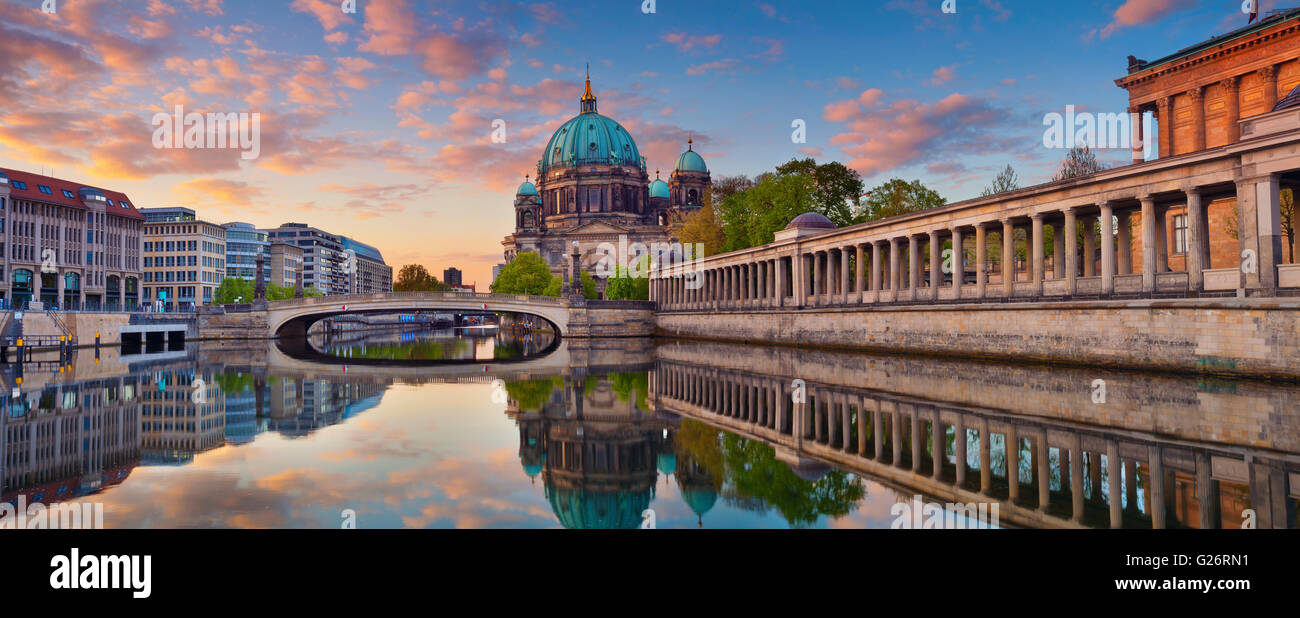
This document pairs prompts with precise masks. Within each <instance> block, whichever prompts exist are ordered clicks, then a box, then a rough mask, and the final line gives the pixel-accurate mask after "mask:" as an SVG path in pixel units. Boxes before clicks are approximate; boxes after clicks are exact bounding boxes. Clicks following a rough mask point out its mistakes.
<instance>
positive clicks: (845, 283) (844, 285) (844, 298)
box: [838, 247, 862, 304]
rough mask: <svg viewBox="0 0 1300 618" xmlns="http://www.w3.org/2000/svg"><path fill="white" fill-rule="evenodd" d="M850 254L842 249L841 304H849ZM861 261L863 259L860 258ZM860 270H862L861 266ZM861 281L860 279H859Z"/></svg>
mask: <svg viewBox="0 0 1300 618" xmlns="http://www.w3.org/2000/svg"><path fill="white" fill-rule="evenodd" d="M849 255H850V254H849V252H848V251H847V250H845V248H844V247H840V289H839V290H838V291H839V293H840V298H839V300H840V302H842V303H846V304H847V303H848V302H849V272H850V271H849ZM858 259H859V260H861V259H862V258H861V257H859V258H858ZM858 268H861V267H860V266H859V267H858ZM859 279H860V277H859Z"/></svg>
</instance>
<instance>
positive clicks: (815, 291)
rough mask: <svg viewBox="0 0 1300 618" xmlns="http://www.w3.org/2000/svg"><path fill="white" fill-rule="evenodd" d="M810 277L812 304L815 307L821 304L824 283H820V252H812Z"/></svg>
mask: <svg viewBox="0 0 1300 618" xmlns="http://www.w3.org/2000/svg"><path fill="white" fill-rule="evenodd" d="M812 277H813V279H812V297H813V306H814V307H816V306H817V305H820V304H821V293H822V285H824V284H823V283H822V257H821V253H820V252H816V253H813V268H812Z"/></svg>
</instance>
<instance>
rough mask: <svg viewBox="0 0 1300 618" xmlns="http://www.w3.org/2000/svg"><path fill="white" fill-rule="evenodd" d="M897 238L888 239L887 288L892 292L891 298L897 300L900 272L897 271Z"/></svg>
mask: <svg viewBox="0 0 1300 618" xmlns="http://www.w3.org/2000/svg"><path fill="white" fill-rule="evenodd" d="M898 245H899V240H898V239H897V238H890V239H889V289H890V291H892V292H893V299H894V300H895V301H897V300H898V286H899V285H901V279H902V273H901V272H899V263H898V262H899V255H898V254H899V253H900V251H899V248H898Z"/></svg>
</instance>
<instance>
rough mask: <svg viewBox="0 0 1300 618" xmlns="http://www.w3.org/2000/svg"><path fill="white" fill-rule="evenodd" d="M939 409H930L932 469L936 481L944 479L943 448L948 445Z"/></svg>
mask: <svg viewBox="0 0 1300 618" xmlns="http://www.w3.org/2000/svg"><path fill="white" fill-rule="evenodd" d="M945 438H946V436H945V435H944V431H943V420H942V414H941V413H940V412H939V408H930V467H931V468H933V470H931V472H932V473H933V475H934V478H935V480H938V479H941V478H943V455H944V452H943V447H944V444H946V443H947V440H946V439H945Z"/></svg>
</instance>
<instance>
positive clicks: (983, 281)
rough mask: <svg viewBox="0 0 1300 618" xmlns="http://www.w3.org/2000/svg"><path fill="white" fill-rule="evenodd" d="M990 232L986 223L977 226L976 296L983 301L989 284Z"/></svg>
mask: <svg viewBox="0 0 1300 618" xmlns="http://www.w3.org/2000/svg"><path fill="white" fill-rule="evenodd" d="M988 232H989V230H988V227H986V226H985V224H984V223H976V224H975V296H976V297H978V298H981V299H982V298H984V290H985V288H987V287H988V284H989V272H988V270H989V258H988Z"/></svg>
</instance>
